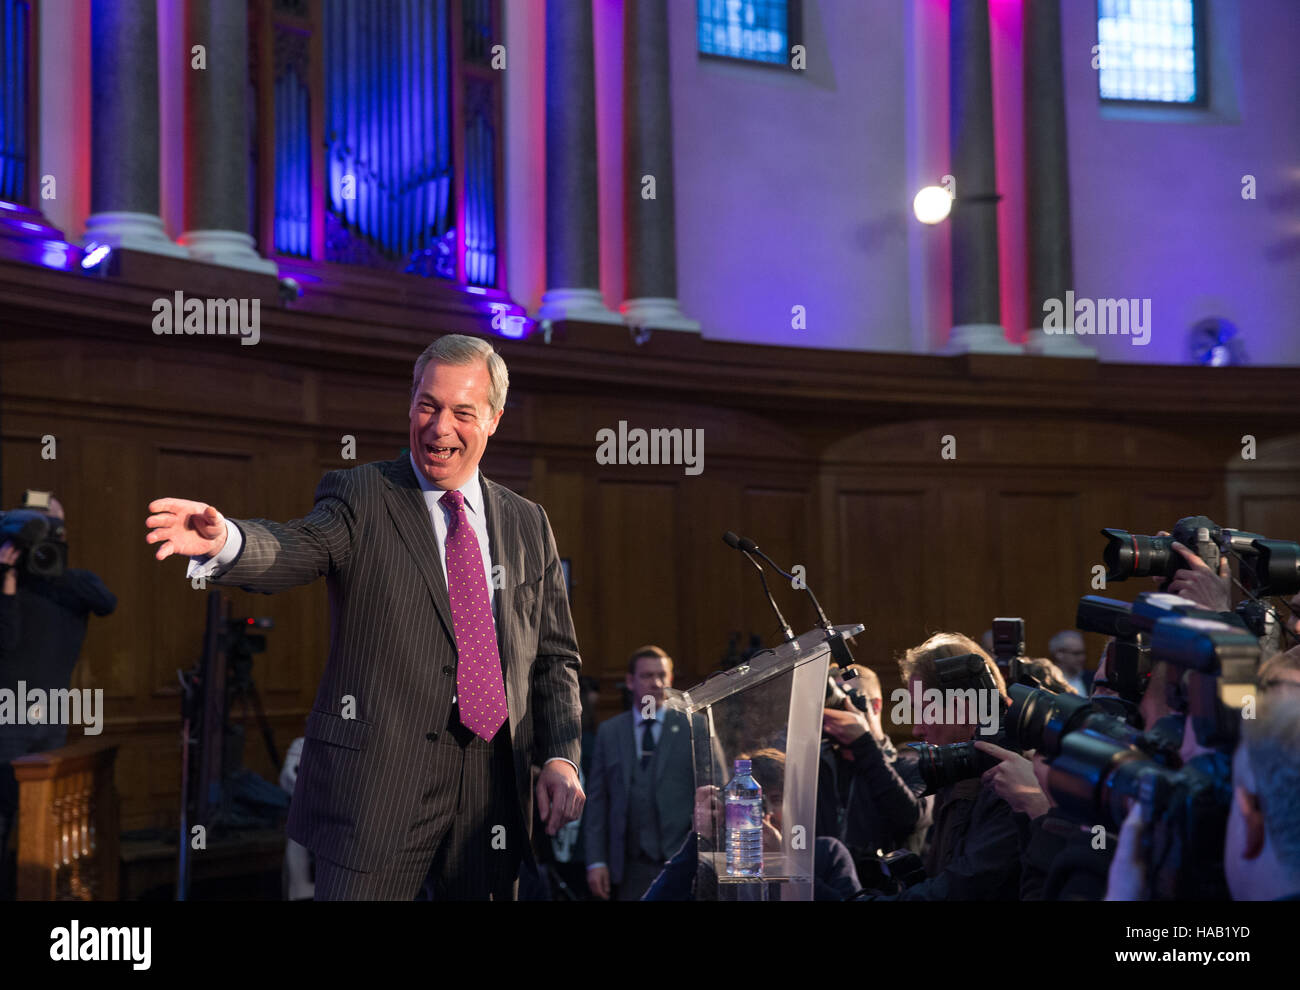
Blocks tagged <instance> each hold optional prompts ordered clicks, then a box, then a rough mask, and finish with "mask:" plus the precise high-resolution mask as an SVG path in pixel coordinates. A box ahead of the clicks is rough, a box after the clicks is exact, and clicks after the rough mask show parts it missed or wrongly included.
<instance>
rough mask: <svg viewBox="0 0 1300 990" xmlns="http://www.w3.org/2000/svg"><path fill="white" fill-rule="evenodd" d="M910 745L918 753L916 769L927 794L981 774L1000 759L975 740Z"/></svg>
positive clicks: (909, 747) (908, 745)
mask: <svg viewBox="0 0 1300 990" xmlns="http://www.w3.org/2000/svg"><path fill="white" fill-rule="evenodd" d="M907 748H908V749H910V750H912V751H913V752H915V753H916V754H917V757H918V759H917V769H918V771H919V772H920V774H921V779H922V780H923V781H925V793H926V794H936V793H938V792H939V791H941V790H943V789H944V788H945V787H949V786H951V785H952V784H956V783H958V782H960V781H963V780H970V779H971V778H973V777H978V776H979V775H980V774H982V773H983V772H984V771H985V770H989V769H991V768H992V767H995V766H997V763H998V760H997V757H994V756H990V755H989V754H988V753H983V752H981V751H980V750H978V749H976V748H975V743H974V742H959V743H949V744H948V745H947V746H933V745H931V744H930V743H908V744H907Z"/></svg>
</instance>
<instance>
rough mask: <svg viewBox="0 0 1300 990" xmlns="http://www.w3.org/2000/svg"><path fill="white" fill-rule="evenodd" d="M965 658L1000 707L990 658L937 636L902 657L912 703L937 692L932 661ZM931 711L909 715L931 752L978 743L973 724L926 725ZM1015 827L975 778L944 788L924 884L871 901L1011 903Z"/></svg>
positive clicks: (955, 638) (1016, 867)
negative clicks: (977, 666)
mask: <svg viewBox="0 0 1300 990" xmlns="http://www.w3.org/2000/svg"><path fill="white" fill-rule="evenodd" d="M964 654H975V655H976V656H979V657H981V658H982V659H983V661H984V664H985V666H986V668H987V669H988V671H989V673H990V675H991V676H992V678H993V681H994V683H995V684H996V687H997V692H998V694H999V696H1000V698H1001V700H1002V702H1003V704H1005V703H1006V700H1007V699H1006V684H1005V682H1004V680H1003V678H1002V675H1001V674H1000V673H999V672H998V669H997V665H996V664H994V662H993V661H992V659H990V658H989V656H988V654H987V653H985V652H984V651H983V650H982V649H981V648H980V647H979V645H978V644H976V643H975V642H974V641H973V640H972V639H970V638H969V637H967V636H963V635H961V634H960V633H936V634H935V635H934V636H931V637H930V638H929V639H927V640H926V641H925V642H924V643H922V644H921V645H920V646H917V647H914V648H912V649H910V650H908V651H907V653H906V654H905V655H904V657H903V659H902V660H901V661H899V669H900V672H901V673H902V675H903V679H904V681H906V682H907V685H908V691H909V693H910V694H913V695H914V696H915V695H916V694H917V693H918V689H919V691H920V692H924V691H925V690H927V689H932V688H934V689H938V688H940V684H939V676H938V669H937V668H936V666H935V661H937V660H940V659H945V658H951V657H960V656H962V655H964ZM928 708H929V706H922V708H921V710H920V711H918V712H914V713H913V715H914V732H915V734H916V736H917V738H919V739H921V740H922V741H923V742H926V743H929V744H932V745H938V746H943V745H949V744H952V743H959V742H966V741H968V740H972V739H975V738H977V733H978V732H979V729H980V725H979V722H978V720H974V716H973V715H972V716H971V720H968V721H967V722H964V723H957V722H949V721H947V720H945V719H943V718H942V717H940V718H939V719H938V720H937V721H932V720H931V718H930V715H931V714H932V713H931V712H930V711H929V710H928ZM1020 846H1021V824H1020V823H1019V822H1018V821H1017V820H1016V816H1015V813H1014V812H1013V811H1012V809H1011V806H1010V805H1009V804H1007V802H1006V801H1004V800H1003V799H1002V798H1001V797H999V796H998V794H997V792H996V791H994V789H993V788H992V787H991V786H988V787H986V786H983V784H982V783H981V781H980V779H979V778H978V777H975V778H972V779H967V780H961V781H959V782H957V783H955V784H950V785H949V786H947V787H944V788H943V789H942V790H941V791H940V792H939V793H938V794H937V795H936V798H935V806H934V825H933V827H932V828H931V830H930V838H929V848H928V850H927V852H926V855H925V859H924V865H925V874H926V879H924V880H921V881H920V882H918V883H916V884H914V885H913V886H910V887H906V888H905V889H903V890H902V891H900V892H899V893H897V894H890V895H875V899H877V900H899V901H914V900H920V901H936V900H1017V899H1018V897H1019V886H1020Z"/></svg>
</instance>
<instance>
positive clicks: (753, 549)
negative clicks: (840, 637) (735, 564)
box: [736, 536, 835, 636]
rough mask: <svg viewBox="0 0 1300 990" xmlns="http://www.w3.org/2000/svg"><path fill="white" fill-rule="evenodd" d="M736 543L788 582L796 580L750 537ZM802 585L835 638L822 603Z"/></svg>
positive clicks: (811, 591) (824, 624)
mask: <svg viewBox="0 0 1300 990" xmlns="http://www.w3.org/2000/svg"><path fill="white" fill-rule="evenodd" d="M736 542H737V545H738V546H739V548H740V549H741V550H743V551H744V552H746V553H756V554H758V555H759V556H760V557H762V558H763V559H764V560H766V561H767V562H768V563H769V564H771V565H772V569H773V570H774V571H776V572H777V573H778V574H780V575H781V576H782V577H783V578H785V579H786V580H787V581H794V579H795V578H794V575H793V574H788V573H786V572H785V571H783V570H781V568H780V567H778V566H777V563H776V561H775V560H773V559H772V558H771V557H769V556H768V555H767V554H765V553H764V552H763V551H762V550H760V549H758V544H757V543H755V542H754V541H753V540H751V539H749V537H747V536H740V537H737V538H736ZM800 584H802V585H803V590H804V591H806V592H808V597H809V598H811V599H812V603H813V608H815V609H816V610H817V618H819V619H821V626H822V628H823V629H825V630H826V633H827V635H830V636H834V635H835V627H834V626H832V625H831V620H830V619H828V618H826V613H825V612H824V611H822V605H821V602H819V601H818V600H817V596H816V595H814V594H813V590H812V588H810V587H808V582H807V581H801V582H800Z"/></svg>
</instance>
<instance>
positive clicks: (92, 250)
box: [81, 244, 113, 271]
mask: <svg viewBox="0 0 1300 990" xmlns="http://www.w3.org/2000/svg"><path fill="white" fill-rule="evenodd" d="M112 253H113V248H112V247H111V246H110V245H108V244H93V245H87V250H86V256H85V257H84V258H82V259H81V267H82V268H83V269H84V270H85V271H90V270H91V269H92V268H95V267H96V266H97V265H99V263H100V262H102V261H104V260H105V259H106V258H107V257H108V256H109V255H110V254H112Z"/></svg>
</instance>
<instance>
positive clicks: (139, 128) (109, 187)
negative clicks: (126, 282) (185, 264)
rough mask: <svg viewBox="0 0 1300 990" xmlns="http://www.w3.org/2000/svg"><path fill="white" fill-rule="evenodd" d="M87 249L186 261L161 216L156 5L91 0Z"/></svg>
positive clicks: (143, 0) (139, 0) (153, 0)
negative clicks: (93, 246) (96, 246)
mask: <svg viewBox="0 0 1300 990" xmlns="http://www.w3.org/2000/svg"><path fill="white" fill-rule="evenodd" d="M90 28H91V65H92V78H91V84H90V91H91V115H90V153H91V161H90V216H89V217H88V218H87V219H86V235H85V243H86V244H88V245H89V244H91V243H95V244H107V245H110V246H112V247H123V248H130V249H132V250H135V251H151V252H153V253H155V254H167V255H175V256H178V257H184V256H185V254H186V252H185V249H184V248H182V247H180V246H179V245H177V244H175V243H173V242H172V241H171V239H170V238H169V237H168V236H167V234H166V233H165V232H164V231H163V225H162V219H161V218H160V217H159V215H158V209H159V207H158V175H159V164H158V131H159V127H158V7H157V0H92V6H91V13H90Z"/></svg>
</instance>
